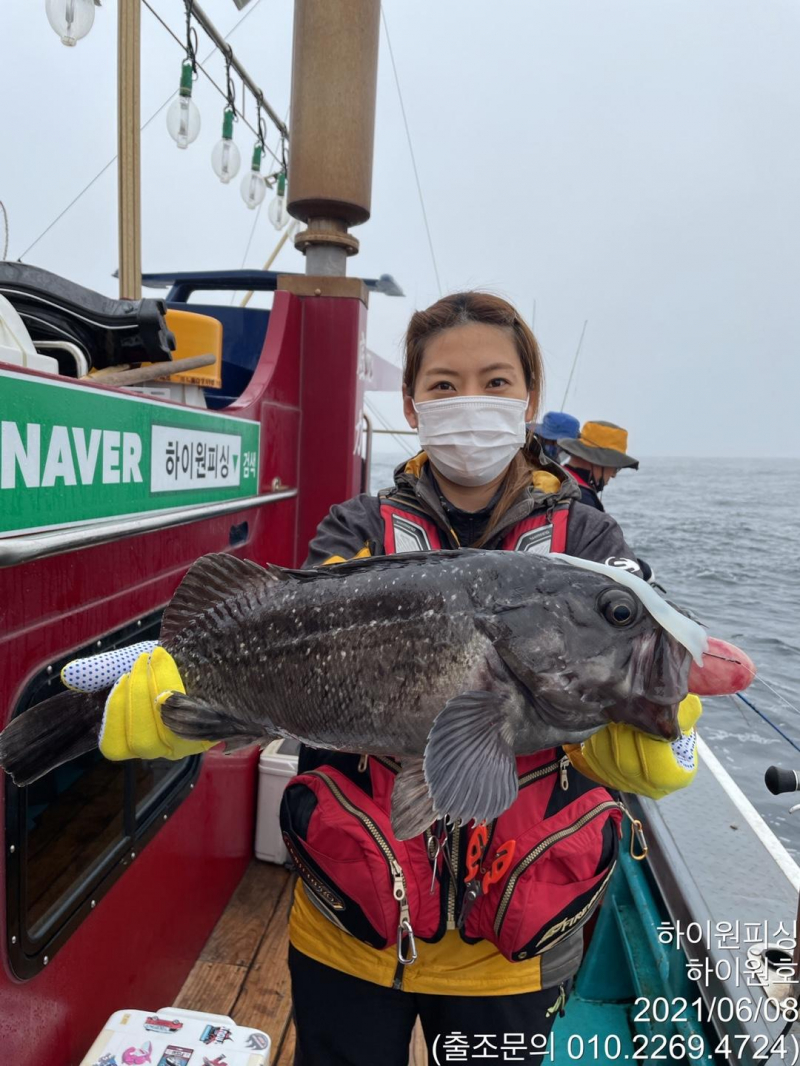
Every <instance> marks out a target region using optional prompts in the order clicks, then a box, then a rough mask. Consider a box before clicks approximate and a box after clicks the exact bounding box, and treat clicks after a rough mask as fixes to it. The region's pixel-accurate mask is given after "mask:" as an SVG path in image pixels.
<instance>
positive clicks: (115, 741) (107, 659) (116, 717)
mask: <svg viewBox="0 0 800 1066" xmlns="http://www.w3.org/2000/svg"><path fill="white" fill-rule="evenodd" d="M120 675H121V676H120ZM61 680H62V681H63V682H64V684H65V685H66V686H67V688H71V689H73V690H75V691H78V692H99V691H102V690H103V689H105V688H108V686H109V685H112V684H113V685H114V687H113V688H112V690H111V692H110V693H109V696H108V699H107V700H106V709H105V714H104V715H103V724H102V727H101V729H100V742H99V747H100V751H101V752H102V754H103V755H105V757H106V758H107V759H111V760H113V761H115V762H117V761H120V760H122V759H173V760H175V759H183V758H185V757H186V756H187V755H197V754H199V753H200V752H202V751H207V750H208V748H210V747H213V745H214V744H215V743H216V741H207V740H182V739H181V738H180V737H178V736H176V734H175V733H173V732H172V730H171V729H168V728H167V726H165V725H164V723H163V721H162V720H161V711H160V707H161V705H162V704H163V703H164V701H165V700H167V699H168V698H169V696H170V695H171V693H173V692H185V689H184V687H183V681H182V680H181V675H180V673H179V671H178V667H177V665H176V664H175V660H174V659H173V658H172V656H171V655H170V654H169V652H167V651H165V650H164V649H163V648H161V647H159V646H158V645H157V644H156V642H155V641H152V640H146V641H142V642H141V643H139V644H133V645H131V646H130V647H127V648H118V649H116V650H115V651H108V652H103V653H102V654H101V655H93V656H91V657H90V658H88V659H73V660H72V662H69V663H67V665H66V666H65V667H64V669H63V670H62V671H61ZM115 681H116V684H114V682H115Z"/></svg>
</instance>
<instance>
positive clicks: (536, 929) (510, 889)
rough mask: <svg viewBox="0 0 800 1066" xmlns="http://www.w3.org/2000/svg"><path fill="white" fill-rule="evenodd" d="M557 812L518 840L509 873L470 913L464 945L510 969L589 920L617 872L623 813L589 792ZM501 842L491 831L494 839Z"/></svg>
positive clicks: (489, 858) (489, 888)
mask: <svg viewBox="0 0 800 1066" xmlns="http://www.w3.org/2000/svg"><path fill="white" fill-rule="evenodd" d="M606 795H607V793H606ZM562 813H563V817H561V818H559V819H555V818H554V819H548V821H549V823H550V824H549V825H548V826H547V827H545V826H543V825H541V824H540V825H538V826H536V827H534V828H533V829H531V830H530V831H529V832H527V833H525V834H523V835H522V837H520V838H519V839H518V840H517V841H516V848H515V852H514V860H513V863H512V865H511V866H510V868H509V870H508V872H507V874H506V875H505V877H504V878H503V880H501V881H500V882H499V883H497V884H494V885H490V886H489V887H488V891H487V892H486V893H484V894H482V895H481V896H480V897H479V899H478V901H477V902H476V904H475V906H474V907H473V908H472V910H471V912H470V913H469V915H468V917H467V920H466V923H465V928H464V931H463V932H464V936H465V939H468V940H470V941H471V940H473V939H475V938H479V937H481V938H484V939H486V940H490V941H491V942H492V943H493V944H495V945H496V946H497V948H498V950H499V951H500V952H501V953H502V954H503V955H504V956H505V957H506V958H507V959H509V960H510V961H511V962H520V961H524V960H525V959H529V958H531V957H532V956H534V955H538V954H541V952H543V951H547V950H548V949H549V948H552V947H554V946H555V945H556V944H558V943H559V942H560V941H561V940H563V939H564V938H565V937H567V936H569V935H570V934H571V933H574V932H575V931H576V930H577V929H579V928H580V927H581V926H582V925H583V924H584V923H585V922H586V921H587V920H588V919H589V917H590V916H591V914H592V913H593V911H594V910H595V908H596V907H597V905H598V903H599V902H600V900H601V898H602V895H603V892H604V891H605V888H606V886H607V884H608V881H609V880H610V878H611V874H612V873H613V870H614V867H615V865H616V858H617V851H618V848H619V825H620V822H621V819H622V812H621V811H620V808H619V805H618V804H617V803H616V802H615V801H614V800H611V799H599V797H598V792H597V791H594V792H593V793H590V794H588V795H587V796H586V797H582V802H578V803H575V804H572V805H571V807H570V808H567V809H565V811H564V812H562ZM554 823H556V824H554ZM558 823H561V824H558ZM548 830H549V831H548ZM502 835H503V833H502V828H500V827H498V828H496V830H495V834H494V840H495V841H500V840H501V839H502ZM486 858H487V859H488V860H489V862H490V861H491V855H488V856H487V857H486ZM484 865H486V863H484Z"/></svg>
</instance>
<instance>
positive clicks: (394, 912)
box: [281, 766, 439, 948]
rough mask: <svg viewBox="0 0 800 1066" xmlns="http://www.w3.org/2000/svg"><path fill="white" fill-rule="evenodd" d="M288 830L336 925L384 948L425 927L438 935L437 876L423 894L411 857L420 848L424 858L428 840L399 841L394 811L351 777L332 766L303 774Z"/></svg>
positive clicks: (289, 792)
mask: <svg viewBox="0 0 800 1066" xmlns="http://www.w3.org/2000/svg"><path fill="white" fill-rule="evenodd" d="M281 830H282V832H283V837H284V840H285V841H286V846H287V849H288V850H289V853H290V855H291V856H292V858H293V860H294V862H295V864H296V865H297V869H298V873H299V874H300V876H301V877H302V879H303V881H304V883H305V886H306V889H307V891H308V892H310V893H311V894H312V896H313V898H314V901H315V902H317V903H318V905H319V909H320V910H321V911H322V912H323V913H324V914H325V915H326V916H327V917H329V918H331V920H332V921H334V923H335V924H336V925H338V926H340V927H341V928H343V929H345V930H346V931H347V932H348V933H351V934H352V935H353V936H356V937H358V939H359V940H362V941H364V942H365V943H367V944H370V945H371V946H372V947H376V948H387V947H394V946H397V945H398V944H399V945H400V946H401V947H403V946H407V944H408V943H409V942H411V943H413V940H412V937H413V936H416V935H417V929H418V928H419V930H420V932H421V933H422V935H424V934H425V933H426V932H429V927H431V930H430V931H432V932H434V933H435V931H436V929H437V927H438V925H439V905H438V899H437V898H436V897H430V896H429V895H428V894H427V889H428V886H429V877H426V878H425V880H426V897H425V898H424V897H423V895H422V892H421V890H420V885H419V883H418V880H417V879H416V878H414V877H413V876H412V874H413V867H414V862H413V861H412V859H411V856H410V854H409V848H410V847H411V846H416V847H417V848H418V849H419V850H420V851H421V853H422V855H423V857H424V856H425V853H424V843H423V841H422V840H418V841H416V842H414V841H411V842H403V841H398V840H396V839H395V838H394V837H393V835H392V833H391V827H390V825H389V820H388V815H387V814H386V813H385V812H384V811H382V810H381V809H380V807H378V805H377V804H376V803H375V802H374V801H373V800H372V799H371V797H370V796H368V795H367V794H366V793H365V792H364V791H362V790H361V789H360V788H358V787H357V786H356V785H354V784H353V782H352V781H350V780H349V778H347V777H346V776H345V775H343V774H340V773H339V772H338V771H337V770H335V769H333V768H332V767H330V766H324V767H320V768H319V769H317V770H313V771H311V772H309V773H307V774H301V775H298V776H297V777H295V778H294V779H293V780H292V781H291V782H290V783H289V785H288V787H287V789H286V791H285V792H284V796H283V801H282V803H281ZM424 862H425V869H426V870H430V866H429V864H428V860H427V857H424ZM417 865H419V860H418V858H417Z"/></svg>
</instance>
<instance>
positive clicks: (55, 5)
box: [45, 0, 94, 47]
mask: <svg viewBox="0 0 800 1066" xmlns="http://www.w3.org/2000/svg"><path fill="white" fill-rule="evenodd" d="M45 11H46V13H47V21H48V22H49V23H50V25H51V26H52V27H53V29H54V30H55V31H56V33H57V34H58V36H59V37H60V38H61V43H62V44H66V45H69V46H70V47H71V46H73V45H76V44H77V43H78V41H79V40H80V39H81V37H85V36H86V34H87V33H88V32H89V30H90V29H91V28H92V24H93V23H94V0H46V3H45Z"/></svg>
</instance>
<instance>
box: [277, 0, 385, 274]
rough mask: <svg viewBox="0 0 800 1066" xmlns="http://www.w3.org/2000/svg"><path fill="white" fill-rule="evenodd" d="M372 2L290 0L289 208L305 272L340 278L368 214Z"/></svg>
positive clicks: (374, 66)
mask: <svg viewBox="0 0 800 1066" xmlns="http://www.w3.org/2000/svg"><path fill="white" fill-rule="evenodd" d="M380 17H381V7H380V2H379V0H295V7H294V46H293V53H292V122H291V124H292V147H291V152H290V153H289V211H290V213H291V214H292V215H293V216H294V217H295V218H297V219H300V220H301V221H303V222H307V223H308V229H306V230H303V231H302V232H301V233H300V234H299V235H298V236H297V239H296V240H295V247H296V248H299V249H300V251H302V252H305V254H306V273H307V274H312V275H318V274H322V275H343V274H344V273H345V263H346V261H347V256H348V255H354V254H355V253H356V252H357V251H358V241H357V240H356V238H355V237H353V236H352V234H351V233H349V232H348V230H349V228H350V227H351V226H356V225H359V224H360V223H362V222H366V221H367V219H368V218H369V215H370V207H371V192H372V155H373V142H374V139H375V93H376V86H377V80H378V37H379V31H380Z"/></svg>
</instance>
